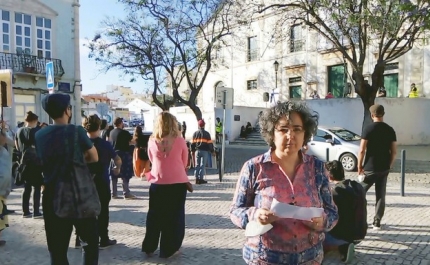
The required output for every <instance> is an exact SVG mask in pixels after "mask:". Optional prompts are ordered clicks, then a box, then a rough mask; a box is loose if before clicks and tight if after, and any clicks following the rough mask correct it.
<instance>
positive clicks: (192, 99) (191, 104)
mask: <svg viewBox="0 0 430 265" xmlns="http://www.w3.org/2000/svg"><path fill="white" fill-rule="evenodd" d="M198 93H199V92H198V91H197V90H191V94H190V96H189V98H188V100H184V99H183V98H182V97H181V96H180V95H179V93H178V90H177V89H173V98H174V99H177V100H179V102H182V103H184V104H185V105H187V106H188V107H189V108H190V109H191V110H192V111H193V112H194V115H195V116H196V119H197V120H201V119H202V118H203V115H202V111H201V110H200V108H199V107H198V106H197V104H196V98H197V95H198Z"/></svg>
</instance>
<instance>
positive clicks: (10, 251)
mask: <svg viewBox="0 0 430 265" xmlns="http://www.w3.org/2000/svg"><path fill="white" fill-rule="evenodd" d="M261 152H262V151H261V149H260V150H255V149H234V148H229V149H227V155H226V157H228V159H227V160H226V171H227V174H226V176H225V178H224V181H223V182H222V183H219V182H218V175H216V174H215V173H216V171H215V170H208V171H209V173H211V175H209V176H208V177H207V179H208V180H209V184H208V185H200V186H197V187H195V191H194V193H189V194H188V197H187V205H186V213H187V216H186V224H187V229H186V236H185V240H184V243H183V247H182V249H181V254H180V255H178V256H176V257H173V258H171V259H169V260H161V259H159V258H157V257H152V258H146V257H145V255H144V254H142V253H141V252H140V246H141V242H142V239H143V237H144V235H145V219H146V212H147V209H148V200H147V198H148V193H147V190H148V184H147V183H146V182H144V181H140V180H138V179H133V180H132V181H131V189H132V191H133V192H134V193H135V194H136V195H137V196H138V197H139V198H140V199H138V200H132V201H130V200H127V201H126V200H122V199H117V200H112V201H111V223H110V235H111V237H113V238H115V239H117V240H118V242H119V244H118V245H116V246H113V247H111V248H109V249H106V250H101V251H100V263H99V264H103V265H104V264H184V265H187V264H205V265H209V264H244V262H243V261H242V258H241V247H242V244H243V242H244V239H245V237H244V231H242V230H240V229H237V228H236V227H234V226H233V225H232V223H231V222H230V220H229V217H228V209H229V205H230V201H231V199H232V194H233V191H234V187H235V185H236V180H237V171H238V170H240V167H241V166H242V164H243V162H244V161H245V160H246V159H247V158H249V157H251V156H253V155H256V154H259V153H261ZM392 175H393V177H390V181H389V184H388V190H387V208H386V215H385V217H384V219H383V225H384V227H383V228H384V229H383V230H381V231H373V230H371V229H369V232H368V237H367V238H366V240H364V241H363V242H362V243H360V244H359V245H358V246H357V247H356V259H355V261H354V263H353V264H429V265H430V247H429V243H430V211H428V207H429V206H428V205H429V204H430V195H429V191H428V187H426V185H422V184H420V183H421V182H419V183H418V184H417V183H416V182H412V181H410V179H413V178H416V179H427V178H426V177H424V176H419V175H414V174H408V175H407V180H408V181H407V185H406V196H405V197H400V196H399V182H398V180H397V177H396V176H395V175H396V174H392ZM350 176H351V177H352V176H353V174H350ZM425 182H427V183H428V180H425V181H424V183H425ZM21 191H22V189H21V188H17V189H15V190H14V191H13V192H12V194H11V196H10V198H9V201H8V204H9V208H10V209H13V210H17V213H16V214H15V215H11V216H10V223H11V227H10V228H9V229H7V230H5V232H4V234H3V235H2V237H3V238H4V239H5V240H6V241H7V244H6V246H4V247H2V248H0V264H2V265H3V264H4V265H9V264H11V265H21V264H26V265H32V264H37V265H44V264H49V256H48V252H47V248H46V242H45V234H44V229H43V220H33V219H22V218H21V216H20V214H21V211H20V194H21ZM374 200H375V199H374V193H373V189H371V190H370V191H369V194H368V202H369V206H368V212H369V216H368V220H369V223H370V222H371V220H372V218H373V212H374V208H373V205H374ZM73 240H74V238H73V237H72V239H71V241H70V246H71V248H70V250H69V260H70V264H72V265H75V264H80V255H81V252H80V250H76V249H73V248H72V247H73V242H74V241H73ZM324 264H327V265H329V264H341V262H340V261H339V257H338V256H337V255H336V254H335V253H331V254H329V255H328V256H327V257H326V260H325V262H324Z"/></svg>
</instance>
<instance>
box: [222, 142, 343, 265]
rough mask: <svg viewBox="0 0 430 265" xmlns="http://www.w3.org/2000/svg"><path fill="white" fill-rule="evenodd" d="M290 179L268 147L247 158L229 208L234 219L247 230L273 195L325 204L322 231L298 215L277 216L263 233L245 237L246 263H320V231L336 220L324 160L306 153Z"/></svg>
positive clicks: (289, 200) (295, 202)
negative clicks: (250, 222) (255, 155)
mask: <svg viewBox="0 0 430 265" xmlns="http://www.w3.org/2000/svg"><path fill="white" fill-rule="evenodd" d="M301 157H302V162H301V163H300V164H299V165H298V166H297V168H296V174H295V177H294V181H293V182H291V181H290V179H289V178H288V177H287V176H286V175H285V174H284V173H283V171H282V170H281V169H280V167H279V165H278V164H277V163H276V162H274V161H272V159H271V151H270V150H269V151H268V152H266V153H264V154H263V155H260V156H257V157H255V158H252V159H250V160H249V161H247V162H246V163H245V165H244V166H243V168H242V171H241V174H240V176H239V180H238V182H237V187H236V192H235V194H234V198H233V203H232V206H231V209H230V217H231V220H232V222H233V223H234V224H235V225H237V226H238V227H240V228H242V229H245V228H246V225H247V224H248V222H249V221H253V220H256V219H257V218H256V216H254V214H255V212H256V210H257V209H258V208H266V209H270V206H271V204H272V200H273V198H276V199H277V200H278V201H279V202H283V203H288V204H293V205H296V206H301V207H323V208H324V215H323V219H324V224H325V229H324V231H315V230H313V229H312V228H310V227H308V226H307V225H305V222H304V221H301V220H296V219H280V220H278V221H275V222H273V223H272V225H273V228H272V229H271V230H270V231H268V232H267V233H265V234H263V235H261V236H255V237H248V238H247V240H246V243H245V246H244V250H243V256H244V259H245V261H247V263H248V264H321V262H322V259H323V255H324V254H323V250H322V242H323V241H324V232H325V231H329V230H330V229H332V228H333V227H334V226H335V225H336V223H337V220H338V213H337V207H336V205H335V203H334V202H333V198H332V195H331V192H330V189H329V181H328V178H327V176H326V175H325V169H324V163H323V162H321V161H320V160H318V159H316V158H314V157H313V156H309V155H306V154H301Z"/></svg>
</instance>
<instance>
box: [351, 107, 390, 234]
mask: <svg viewBox="0 0 430 265" xmlns="http://www.w3.org/2000/svg"><path fill="white" fill-rule="evenodd" d="M369 110H370V115H371V117H372V120H373V123H371V124H369V125H367V126H366V127H365V128H364V130H363V135H362V136H361V143H360V151H359V153H358V174H359V175H363V174H364V175H365V178H364V180H363V182H362V183H361V184H362V185H363V187H364V189H365V190H366V192H367V191H368V190H369V189H370V188H371V187H372V186H373V184H375V195H376V205H375V217H374V219H373V229H381V220H382V217H383V216H384V211H385V195H386V188H387V178H388V174H389V172H390V169H391V168H392V167H393V164H394V161H395V159H396V154H397V146H396V141H397V138H396V132H395V131H394V129H393V128H392V127H391V126H389V125H388V124H386V123H385V122H384V115H385V110H384V107H383V106H382V105H379V104H375V105H373V106H371V107H370V108H369Z"/></svg>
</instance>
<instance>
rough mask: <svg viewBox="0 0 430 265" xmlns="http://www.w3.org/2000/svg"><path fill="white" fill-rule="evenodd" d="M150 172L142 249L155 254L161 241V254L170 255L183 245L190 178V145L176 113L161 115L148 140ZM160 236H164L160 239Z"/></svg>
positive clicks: (165, 256)
mask: <svg viewBox="0 0 430 265" xmlns="http://www.w3.org/2000/svg"><path fill="white" fill-rule="evenodd" d="M148 156H149V160H150V161H151V163H152V169H151V172H148V173H147V174H146V176H147V179H148V181H149V182H150V183H151V186H150V187H149V210H148V215H147V217H146V234H145V239H144V240H143V242H142V252H145V253H146V254H147V255H152V254H153V253H154V252H155V250H156V249H157V247H158V242H159V241H160V257H162V258H169V257H171V256H172V255H174V254H175V253H176V252H177V251H178V250H179V248H180V247H181V245H182V241H183V240H184V236H185V199H186V195H187V186H188V185H189V180H188V176H187V172H186V169H185V168H186V166H187V164H188V149H187V145H186V143H185V140H184V138H182V137H181V133H180V131H179V128H178V122H177V121H176V118H175V116H173V115H172V114H170V113H169V112H166V111H164V112H162V113H160V114H159V115H158V117H157V121H156V123H155V127H154V131H153V134H152V136H151V138H150V139H149V142H148ZM160 236H161V240H160Z"/></svg>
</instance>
